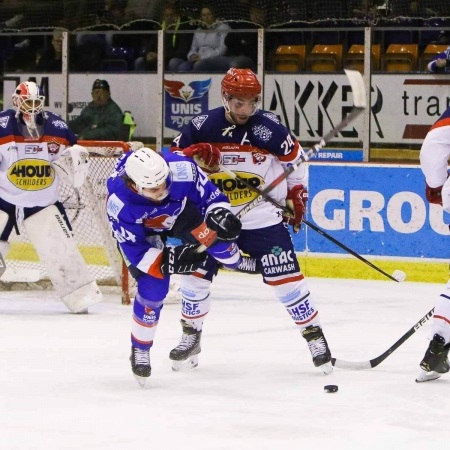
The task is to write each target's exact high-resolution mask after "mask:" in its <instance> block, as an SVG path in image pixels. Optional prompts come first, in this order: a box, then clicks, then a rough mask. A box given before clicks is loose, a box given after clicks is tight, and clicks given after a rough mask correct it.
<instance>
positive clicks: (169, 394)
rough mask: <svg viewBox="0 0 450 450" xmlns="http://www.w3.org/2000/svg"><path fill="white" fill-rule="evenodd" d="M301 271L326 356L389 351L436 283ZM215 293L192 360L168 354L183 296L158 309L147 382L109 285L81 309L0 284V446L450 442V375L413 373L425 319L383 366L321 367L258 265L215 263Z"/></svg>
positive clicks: (431, 298)
mask: <svg viewBox="0 0 450 450" xmlns="http://www.w3.org/2000/svg"><path fill="white" fill-rule="evenodd" d="M308 282H309V287H310V290H311V292H312V293H313V295H314V296H315V298H316V300H317V303H318V306H319V310H320V313H321V316H322V325H323V327H324V330H325V333H326V336H327V339H328V342H329V344H330V348H331V350H332V353H333V355H334V356H335V357H337V358H339V359H346V360H355V361H366V360H369V359H372V358H374V357H376V356H378V355H380V354H381V353H383V352H384V351H385V350H387V348H388V347H390V346H391V345H392V344H393V343H394V342H395V341H396V340H397V339H399V338H400V337H401V336H402V335H403V334H404V333H406V332H407V331H408V330H409V328H411V327H412V326H413V325H414V324H415V323H416V322H417V321H418V320H419V319H420V318H421V317H422V316H424V315H425V314H426V313H427V312H428V311H429V310H430V309H431V308H432V307H433V306H434V305H435V302H436V299H437V297H438V295H439V294H440V292H441V291H442V290H443V289H444V285H436V284H418V283H408V282H405V283H395V282H392V281H355V280H331V279H318V278H311V279H309V281H308ZM212 298H213V302H212V309H211V312H210V313H209V315H208V317H207V320H206V321H205V325H204V333H203V340H202V348H203V351H202V353H201V355H200V358H199V359H200V364H199V367H198V368H197V369H194V370H192V371H188V372H172V370H171V367H170V362H169V359H168V354H169V351H170V350H171V349H172V348H173V347H174V346H175V345H176V344H177V343H178V340H179V337H180V333H181V328H180V326H179V322H178V321H179V314H180V313H179V310H180V306H179V305H166V306H165V307H164V309H163V311H162V314H161V319H160V324H159V327H158V331H157V334H156V339H155V344H154V346H153V349H152V351H151V360H152V370H153V373H152V376H151V378H150V380H149V382H148V384H149V388H148V389H145V390H144V389H142V388H140V387H139V386H138V384H137V382H136V381H135V379H134V378H133V376H132V374H131V369H130V363H129V360H128V358H129V354H130V338H129V334H130V321H131V308H130V307H127V306H122V305H120V304H119V303H118V299H117V297H113V296H107V298H106V301H105V302H104V303H102V304H99V305H95V306H93V307H91V308H90V313H89V315H80V316H76V315H72V314H69V313H68V312H67V310H66V309H65V307H64V305H63V304H62V303H60V302H59V301H58V300H57V299H56V297H54V295H53V294H48V293H47V292H39V293H35V292H28V293H23V292H22V293H16V292H2V293H1V294H0V450H12V449H14V450H16V449H17V450H28V449H33V450H35V449H37V450H66V449H74V450H75V449H76V450H79V449H80V450H81V449H82V450H90V449H96V450H103V449H105V450H106V449H107V450H116V449H117V450H119V449H120V450H122V449H130V450H141V449H149V450H153V449H158V450H159V449H161V450H165V449H170V450H171V449H189V450H191V449H192V450H200V449H202V450H203V449H205V450H206V449H208V450H216V449H230V450H231V449H233V450H236V449H237V450H240V449H246V450H247V449H277V450H278V449H280V450H290V449H303V448H304V449H307V448H308V449H312V448H314V449H319V450H320V449H351V450H353V449H355V450H356V449H362V450H369V449H377V450H387V449H401V450H403V449H421V450H423V449H445V448H450V439H449V437H450V374H448V375H444V376H443V377H442V378H441V379H439V380H436V381H432V382H429V383H423V384H416V383H415V382H414V380H415V377H416V375H417V374H418V371H419V367H418V364H419V362H420V360H421V358H422V356H423V354H424V352H425V349H426V348H427V346H428V340H427V338H428V334H429V324H428V325H427V326H425V327H423V328H421V329H420V330H419V331H418V332H417V333H415V334H414V335H413V336H412V337H411V338H410V339H409V340H408V341H407V342H406V343H405V344H403V345H402V346H401V347H400V348H399V349H398V350H397V351H396V352H394V353H393V354H392V355H391V356H390V357H389V358H387V359H386V360H385V361H384V362H383V363H382V364H380V365H379V366H378V367H376V368H374V369H371V370H367V371H358V372H352V371H344V370H338V369H335V371H334V373H333V374H332V375H330V376H325V375H323V374H322V373H321V372H320V371H319V370H318V369H317V368H315V367H314V366H313V364H312V362H311V357H310V354H309V351H308V349H307V346H306V343H305V341H304V340H303V338H301V336H300V334H299V332H298V331H297V329H296V328H295V326H294V324H293V322H292V320H291V318H290V317H289V315H288V314H287V313H286V311H285V309H284V308H283V307H282V306H281V305H280V304H279V303H278V302H277V300H275V298H274V297H273V295H272V291H271V289H270V288H269V287H267V286H265V285H264V284H263V283H262V281H261V279H260V278H259V276H251V275H250V276H249V275H235V274H230V273H221V274H219V276H218V277H217V279H216V281H215V283H213V296H212ZM326 384H338V385H339V392H337V393H335V394H326V393H324V390H323V386H324V385H326Z"/></svg>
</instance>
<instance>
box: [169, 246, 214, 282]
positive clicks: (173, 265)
mask: <svg viewBox="0 0 450 450" xmlns="http://www.w3.org/2000/svg"><path fill="white" fill-rule="evenodd" d="M198 247H199V245H197V244H196V245H193V244H185V245H178V246H176V247H166V248H165V249H164V250H163V255H162V262H161V273H162V275H163V276H165V277H168V276H170V275H173V274H174V273H179V274H183V275H189V274H191V273H194V272H195V271H196V270H197V269H198V268H199V267H200V266H201V265H202V264H203V263H204V262H205V260H206V258H207V257H208V254H207V253H206V252H203V253H197V249H198Z"/></svg>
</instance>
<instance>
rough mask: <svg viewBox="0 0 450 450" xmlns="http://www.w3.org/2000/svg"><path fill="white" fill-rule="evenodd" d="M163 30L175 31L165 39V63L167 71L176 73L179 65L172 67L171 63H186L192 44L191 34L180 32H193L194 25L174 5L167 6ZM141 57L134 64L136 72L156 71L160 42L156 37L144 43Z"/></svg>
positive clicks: (152, 36) (153, 36) (167, 34)
mask: <svg viewBox="0 0 450 450" xmlns="http://www.w3.org/2000/svg"><path fill="white" fill-rule="evenodd" d="M161 27H162V29H163V30H166V31H174V32H173V33H172V32H170V33H166V34H165V38H164V52H165V53H164V55H165V58H164V62H165V66H166V69H167V70H169V71H176V69H177V68H178V65H179V63H175V64H174V66H171V64H170V61H171V60H173V61H184V59H183V58H186V55H187V53H188V52H189V49H190V48H191V43H192V34H191V33H181V34H180V33H178V34H177V31H178V30H191V29H193V28H192V25H191V24H190V22H189V19H188V18H187V17H183V16H181V15H180V13H179V12H178V10H177V8H176V7H175V6H174V5H169V6H166V8H165V9H164V12H163V22H162V25H161ZM142 53H143V54H144V56H140V57H139V58H137V59H136V61H135V63H134V68H135V70H136V71H139V72H141V71H149V72H152V71H156V66H157V62H158V42H157V38H156V37H155V35H151V37H150V38H149V40H148V42H146V43H144V45H143V49H142V50H141V54H142Z"/></svg>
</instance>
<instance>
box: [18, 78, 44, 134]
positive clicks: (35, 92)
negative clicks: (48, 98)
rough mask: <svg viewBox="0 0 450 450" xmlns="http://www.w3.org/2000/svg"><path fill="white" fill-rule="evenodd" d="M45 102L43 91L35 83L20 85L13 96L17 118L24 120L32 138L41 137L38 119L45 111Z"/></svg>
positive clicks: (29, 82)
mask: <svg viewBox="0 0 450 450" xmlns="http://www.w3.org/2000/svg"><path fill="white" fill-rule="evenodd" d="M44 101H45V96H44V94H43V92H42V89H41V88H40V87H39V86H38V85H37V84H36V83H34V82H33V81H25V82H23V83H20V84H19V86H17V88H16V90H15V91H14V94H13V95H12V103H13V106H14V110H15V111H16V117H17V118H22V119H23V121H24V123H25V125H26V127H27V129H28V131H29V133H30V135H31V136H32V137H39V132H38V130H37V127H38V120H37V119H38V116H39V115H41V114H42V113H43V111H44Z"/></svg>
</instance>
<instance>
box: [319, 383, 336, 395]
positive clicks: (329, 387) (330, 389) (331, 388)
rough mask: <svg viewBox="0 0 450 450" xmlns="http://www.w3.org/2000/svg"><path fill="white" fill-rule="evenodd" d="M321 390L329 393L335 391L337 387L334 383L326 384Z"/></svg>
mask: <svg viewBox="0 0 450 450" xmlns="http://www.w3.org/2000/svg"><path fill="white" fill-rule="evenodd" d="M323 390H324V391H325V392H328V393H329V394H331V393H333V392H337V391H338V387H337V386H336V385H335V384H327V385H326V386H324V387H323Z"/></svg>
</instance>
